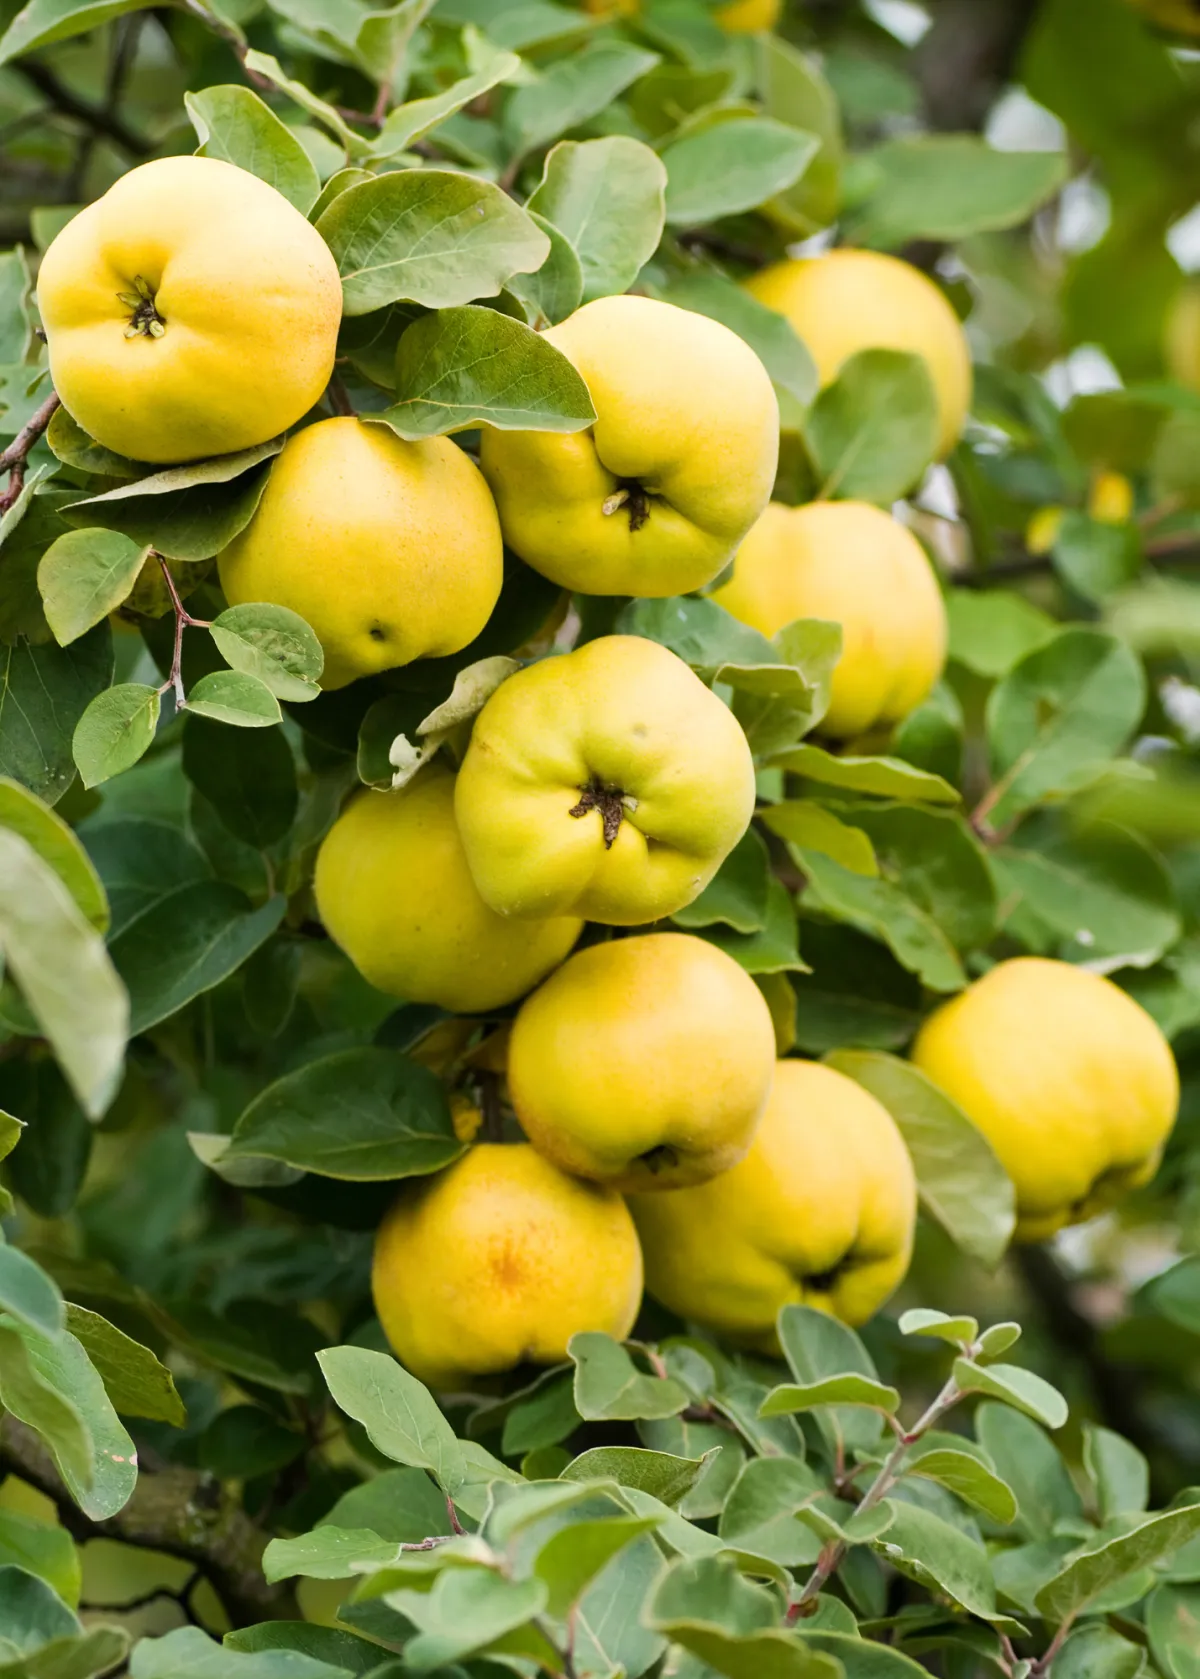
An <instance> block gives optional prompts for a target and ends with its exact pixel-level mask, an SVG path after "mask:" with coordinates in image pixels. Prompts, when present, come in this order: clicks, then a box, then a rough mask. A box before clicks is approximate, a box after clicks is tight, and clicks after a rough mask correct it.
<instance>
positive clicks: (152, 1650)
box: [129, 1627, 349, 1679]
mask: <svg viewBox="0 0 1200 1679" xmlns="http://www.w3.org/2000/svg"><path fill="white" fill-rule="evenodd" d="M129 1676H130V1679H349V1676H348V1674H347V1672H346V1670H345V1669H343V1668H338V1667H331V1666H330V1665H329V1664H328V1663H327V1662H323V1661H316V1660H314V1659H313V1658H312V1657H311V1656H306V1655H303V1654H301V1653H300V1652H299V1651H298V1650H292V1649H266V1650H262V1651H256V1652H255V1653H254V1654H246V1653H243V1652H240V1651H238V1650H232V1649H229V1648H228V1647H227V1646H224V1645H219V1644H215V1643H214V1642H213V1640H212V1639H211V1638H210V1637H209V1636H208V1634H207V1633H204V1632H201V1630H200V1628H199V1627H180V1628H178V1630H177V1631H175V1632H169V1633H167V1634H166V1636H165V1637H163V1638H141V1639H139V1640H138V1643H137V1645H136V1646H135V1648H134V1651H133V1654H132V1655H131V1656H130V1658H129Z"/></svg>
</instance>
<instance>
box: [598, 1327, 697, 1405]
mask: <svg viewBox="0 0 1200 1679" xmlns="http://www.w3.org/2000/svg"><path fill="white" fill-rule="evenodd" d="M567 1354H568V1356H569V1357H570V1359H571V1361H572V1363H573V1364H574V1365H575V1408H576V1410H577V1411H578V1412H579V1415H580V1416H581V1417H583V1418H584V1420H585V1421H587V1422H601V1421H612V1422H618V1421H633V1420H636V1419H637V1418H640V1417H673V1416H677V1415H678V1413H679V1412H680V1411H682V1410H683V1409H684V1408H685V1406H687V1405H688V1404H689V1403H690V1401H689V1396H688V1393H687V1390H686V1389H685V1388H683V1387H681V1386H680V1384H679V1383H678V1382H677V1381H675V1380H674V1378H672V1377H664V1376H646V1375H643V1373H642V1372H641V1371H640V1370H639V1369H638V1368H637V1366H636V1365H635V1364H634V1362H633V1360H632V1358H630V1356H629V1354H628V1353H627V1352H626V1351H625V1348H624V1347H623V1346H622V1345H621V1343H620V1342H619V1341H614V1340H613V1338H612V1336H611V1335H604V1334H601V1333H600V1332H599V1331H598V1330H587V1331H584V1332H583V1333H581V1334H578V1335H572V1337H571V1339H570V1341H569V1342H568V1343H567Z"/></svg>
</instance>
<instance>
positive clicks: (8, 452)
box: [0, 391, 60, 513]
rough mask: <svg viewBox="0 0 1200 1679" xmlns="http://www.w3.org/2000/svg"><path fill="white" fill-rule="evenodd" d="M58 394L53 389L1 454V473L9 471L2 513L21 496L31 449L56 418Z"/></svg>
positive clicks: (1, 499) (0, 498)
mask: <svg viewBox="0 0 1200 1679" xmlns="http://www.w3.org/2000/svg"><path fill="white" fill-rule="evenodd" d="M59 405H60V404H59V398H58V394H57V392H55V391H51V392H50V395H49V396H48V397H47V398H46V400H45V402H43V403H42V406H41V407H40V408H39V409H38V411H37V413H36V414H35V415H34V416H33V418H32V419H31V420H28V421H27V422H26V423H25V424H24V425H23V426H22V427H21V429H20V431H19V432H18V433H17V435H16V436H15V437H14V438H13V440H12V442H11V443H10V444H9V446H8V448H7V449H5V450H4V452H3V454H0V473H5V472H7V473H8V488H7V490H5V491H4V493H3V494H2V495H0V513H7V512H8V510H9V508H10V507H12V506H13V505H14V504H15V503H16V501H17V498H18V497H19V496H20V494H21V491H22V489H23V488H24V484H25V467H26V464H27V462H28V460H29V451H30V450H31V449H32V448H33V446H34V444H35V443H36V442H37V440H38V438H39V437H40V436H41V435H42V433H43V432H44V431H45V429H46V427H47V426H48V425H49V424H50V421H51V420H52V419H53V418H54V413H55V410H56V409H57V408H58V407H59Z"/></svg>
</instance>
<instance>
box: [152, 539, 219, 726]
mask: <svg viewBox="0 0 1200 1679" xmlns="http://www.w3.org/2000/svg"><path fill="white" fill-rule="evenodd" d="M154 558H155V559H156V560H157V561H158V567H159V570H160V571H161V572H162V575H163V582H164V583H165V584H166V585H167V593H168V594H169V595H170V597H171V606H172V608H173V609H174V612H175V643H174V647H173V649H172V652H171V670H170V674H169V675H168V677H167V680H166V681H165V682H164V683H162V684H161V685H160V687H159V690H158V691H159V693H160V694H165V693H166V691H167V689H168V688H174V690H175V709H176V710H177V711H182V710H183V709H184V707H185V706H186V705H187V698H186V696H185V695H184V691H183V632H184V630H185V629H196V630H206V629H208V627H209V622H208V619H207V618H193V617H192V615H191V613H190V612H189V611H188V610H187V608H186V607H185V606H184V604H183V602H182V601H181V600H180V598H179V590H178V589H177V588H176V587H175V579H174V578H173V577H172V576H171V567H170V566H169V565H168V563H167V561H166V560H165V559H164V558H163V557H162V555H161V554H155V556H154Z"/></svg>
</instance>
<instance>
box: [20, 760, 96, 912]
mask: <svg viewBox="0 0 1200 1679" xmlns="http://www.w3.org/2000/svg"><path fill="white" fill-rule="evenodd" d="M0 828H7V829H9V830H10V831H11V832H12V833H14V834H20V836H21V838H22V839H23V840H25V841H27V842H28V844H29V845H31V846H32V847H33V849H34V850H35V851H36V852H37V854H38V856H39V857H40V858H41V859H42V861H43V862H44V863H49V865H50V867H51V868H52V869H53V870H54V872H55V874H56V875H57V876H58V878H59V879H60V880H61V881H62V883H63V885H64V886H65V887H66V888H67V891H68V892H69V893H70V894H71V896H72V897H73V898H74V900H75V903H76V905H77V906H78V908H79V909H80V911H81V912H82V913H83V915H84V916H85V917H86V918H87V920H88V921H90V922H91V924H92V926H93V927H95V929H96V930H97V932H100V933H103V932H105V931H106V930H107V928H108V924H109V907H108V899H107V898H106V896H105V893H104V887H103V885H102V884H101V881H100V878H99V876H98V875H97V873H96V870H95V868H94V867H93V866H92V861H91V858H90V857H89V856H88V854H87V852H86V851H85V850H84V849H83V846H82V845H81V844H80V842H79V840H78V838H77V837H76V835H75V832H74V830H73V829H71V828H68V826H67V824H66V823H65V822H64V821H63V819H62V818H61V816H57V815H56V814H55V813H54V811H52V810H51V809H50V808H49V807H48V806H47V805H44V804H43V803H42V801H41V800H40V799H39V798H37V797H35V795H34V794H32V793H30V792H28V791H27V790H26V789H25V788H24V787H22V786H20V785H19V784H18V783H17V782H15V781H8V780H5V779H4V778H3V777H0Z"/></svg>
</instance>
